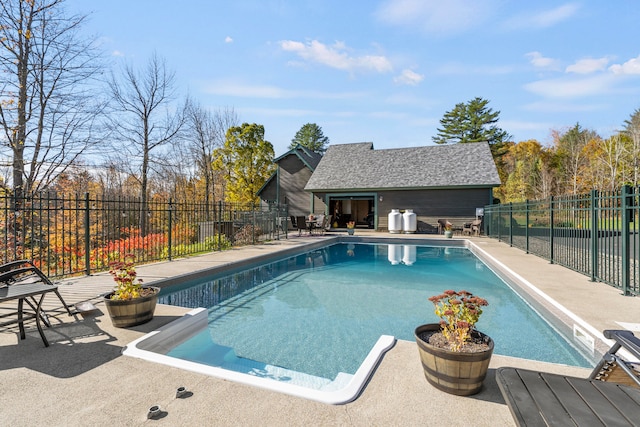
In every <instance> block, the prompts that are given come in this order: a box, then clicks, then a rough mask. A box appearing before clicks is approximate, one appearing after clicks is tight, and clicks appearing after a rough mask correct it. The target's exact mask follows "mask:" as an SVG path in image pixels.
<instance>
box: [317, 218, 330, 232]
mask: <svg viewBox="0 0 640 427" xmlns="http://www.w3.org/2000/svg"><path fill="white" fill-rule="evenodd" d="M322 217H323V218H322V222H318V231H319V232H320V234H324V233H325V232H326V231H328V230H329V229H330V228H331V215H322Z"/></svg>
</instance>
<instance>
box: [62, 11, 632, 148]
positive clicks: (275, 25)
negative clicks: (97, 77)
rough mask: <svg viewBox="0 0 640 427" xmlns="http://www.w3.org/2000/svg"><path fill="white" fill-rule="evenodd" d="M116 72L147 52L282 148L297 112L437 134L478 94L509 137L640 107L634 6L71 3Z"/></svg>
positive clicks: (602, 126)
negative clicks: (452, 114) (445, 120)
mask: <svg viewBox="0 0 640 427" xmlns="http://www.w3.org/2000/svg"><path fill="white" fill-rule="evenodd" d="M66 9H67V12H68V13H73V14H77V13H80V14H88V21H87V22H86V23H85V26H84V28H83V31H85V32H86V33H87V34H91V35H95V36H97V37H98V38H99V41H100V46H101V48H102V49H103V50H104V52H105V55H107V56H108V58H109V59H110V63H111V64H112V65H113V67H114V69H115V70H117V67H119V66H121V65H122V64H125V63H126V64H129V65H132V66H134V67H136V68H140V69H141V68H143V67H144V66H145V65H146V64H147V62H148V60H149V58H150V57H151V56H152V54H153V53H154V52H155V53H156V54H157V55H158V56H159V57H161V58H163V59H164V60H165V61H166V64H167V66H168V68H169V69H171V70H173V71H174V72H175V75H176V89H177V92H178V93H179V94H180V95H182V96H183V97H184V96H186V95H187V94H188V95H189V96H190V97H192V98H193V99H195V100H197V101H198V102H199V103H200V105H202V106H203V107H205V108H208V109H210V110H211V111H216V110H220V109H224V108H233V109H234V110H235V112H236V113H237V115H238V117H239V119H240V122H241V123H244V122H247V123H257V124H261V125H263V126H264V128H265V139H266V140H268V141H269V142H271V143H272V144H273V146H274V150H275V154H276V156H279V155H282V154H284V153H285V152H286V151H287V150H288V146H289V144H290V143H291V140H292V139H293V137H294V136H295V134H296V132H297V131H298V130H299V129H300V128H301V127H302V126H303V125H304V124H306V123H315V124H317V125H318V126H320V127H321V128H322V131H323V133H324V135H325V136H327V137H328V138H329V141H330V144H346V143H354V142H373V144H374V147H375V148H376V149H384V148H401V147H417V146H424V145H432V144H433V142H432V137H433V136H435V135H436V134H437V132H438V131H437V128H438V127H439V125H440V123H439V122H440V119H441V118H442V117H443V115H444V114H445V113H446V112H447V111H450V110H452V109H453V108H454V107H455V105H456V104H458V103H465V102H468V101H470V100H472V99H474V98H476V97H480V98H484V99H486V100H488V101H489V104H488V107H489V108H492V109H493V110H494V111H499V112H500V116H499V117H500V121H499V122H498V126H499V127H501V128H502V129H504V130H506V131H507V132H508V133H509V134H510V135H512V137H513V138H512V139H513V141H515V142H519V141H526V140H529V139H535V140H537V141H539V142H540V143H542V144H544V145H550V144H552V141H553V139H552V136H551V135H552V132H553V131H566V130H567V129H568V128H570V127H573V126H575V125H576V124H577V123H579V124H580V125H581V126H582V127H583V128H585V129H590V130H594V131H596V132H597V133H598V134H599V135H600V136H602V137H605V138H606V137H608V136H610V135H611V134H613V133H615V132H616V131H618V130H620V129H621V128H622V127H623V126H624V121H625V120H628V119H629V118H630V117H631V115H632V114H633V113H634V111H636V110H637V109H640V43H639V40H640V26H639V25H638V19H639V18H640V2H638V1H637V0H615V1H595V0H589V1H587V0H584V1H571V2H562V1H548V0H539V1H534V2H523V1H516V0H513V1H506V0H447V1H442V0H381V1H376V0H325V1H322V0H310V1H307V0H280V1H278V0H234V1H220V0H218V1H215V0H214V1H211V0H188V1H175V0H172V1H168V0H108V1H104V0H102V1H98V0H93V1H90V0H68V1H67V2H66Z"/></svg>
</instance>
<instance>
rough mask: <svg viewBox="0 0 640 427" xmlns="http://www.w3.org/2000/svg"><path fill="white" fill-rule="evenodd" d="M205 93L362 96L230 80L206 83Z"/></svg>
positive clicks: (274, 96)
mask: <svg viewBox="0 0 640 427" xmlns="http://www.w3.org/2000/svg"><path fill="white" fill-rule="evenodd" d="M203 90H204V91H205V92H206V93H210V94H213V95H224V96H235V97H240V98H267V99H291V98H312V99H354V98H360V97H362V96H364V94H363V93H359V92H335V93H328V92H324V91H313V90H291V89H285V88H281V87H277V86H269V85H251V84H244V83H243V82H238V81H232V80H219V81H215V82H210V83H206V84H205V85H204V87H203Z"/></svg>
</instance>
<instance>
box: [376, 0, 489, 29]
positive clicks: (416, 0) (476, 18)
mask: <svg viewBox="0 0 640 427" xmlns="http://www.w3.org/2000/svg"><path fill="white" fill-rule="evenodd" d="M494 4H496V2H495V1H492V0H473V1H468V0H447V1H442V0H387V1H386V2H385V3H383V4H382V5H381V6H380V7H379V8H378V10H377V11H376V17H377V18H378V19H379V20H380V21H382V22H384V23H387V24H390V25H396V26H403V27H407V26H409V27H412V28H417V29H419V30H421V31H424V32H426V33H431V34H440V35H449V34H456V33H463V32H466V31H468V30H469V29H471V28H475V27H477V26H479V25H481V23H482V22H483V21H484V20H485V19H486V17H487V16H488V15H489V14H490V12H491V11H492V10H494Z"/></svg>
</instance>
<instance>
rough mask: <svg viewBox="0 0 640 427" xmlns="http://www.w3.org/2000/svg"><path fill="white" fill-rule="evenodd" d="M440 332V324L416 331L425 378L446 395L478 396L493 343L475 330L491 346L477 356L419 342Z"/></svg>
mask: <svg viewBox="0 0 640 427" xmlns="http://www.w3.org/2000/svg"><path fill="white" fill-rule="evenodd" d="M438 331H440V325H439V324H438V323H431V324H427V325H421V326H418V327H417V328H416V330H415V337H416V343H417V344H418V351H419V352H420V360H421V361H422V368H423V370H424V376H425V378H426V379H427V381H429V383H430V384H431V385H433V386H434V387H436V388H437V389H439V390H442V391H445V392H447V393H451V394H455V395H458V396H469V395H472V394H475V393H478V392H479V391H480V389H481V388H482V381H484V378H485V377H486V376H487V370H488V369H489V361H490V360H491V354H492V353H493V340H492V339H491V338H489V337H488V336H487V335H485V334H483V333H482V332H477V331H476V332H475V333H477V334H480V336H481V337H482V338H483V339H484V340H485V342H486V343H487V344H488V345H489V349H488V350H486V351H481V352H477V353H462V352H454V351H449V350H445V349H442V348H438V347H435V346H433V345H431V344H429V343H428V342H425V341H423V340H422V339H420V335H421V334H422V333H425V332H438Z"/></svg>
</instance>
